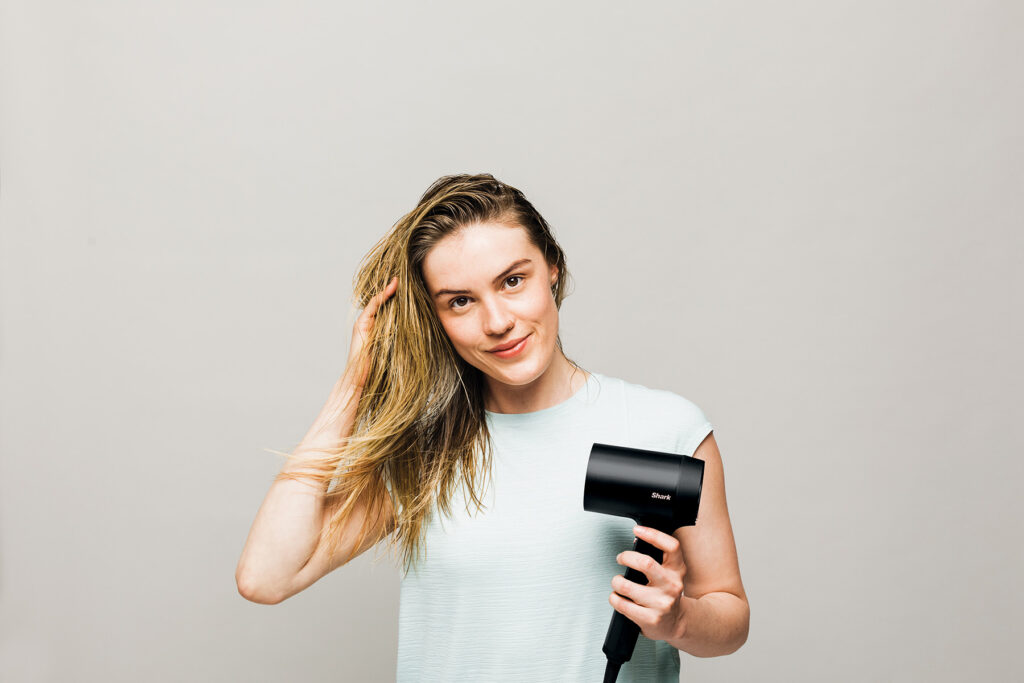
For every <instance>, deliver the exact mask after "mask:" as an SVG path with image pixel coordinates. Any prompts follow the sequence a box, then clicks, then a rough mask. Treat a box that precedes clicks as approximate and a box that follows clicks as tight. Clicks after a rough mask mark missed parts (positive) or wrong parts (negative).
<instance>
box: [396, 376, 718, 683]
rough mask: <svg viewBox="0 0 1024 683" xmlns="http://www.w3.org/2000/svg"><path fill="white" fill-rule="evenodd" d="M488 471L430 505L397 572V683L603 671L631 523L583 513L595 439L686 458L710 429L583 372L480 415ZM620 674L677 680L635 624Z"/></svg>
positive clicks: (581, 676) (667, 405)
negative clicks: (446, 503)
mask: <svg viewBox="0 0 1024 683" xmlns="http://www.w3.org/2000/svg"><path fill="white" fill-rule="evenodd" d="M487 420H488V426H489V428H490V429H491V435H492V438H493V440H494V445H495V452H494V470H493V477H492V479H491V480H490V482H489V484H490V485H489V486H488V487H487V488H486V490H485V491H484V492H483V493H482V494H481V500H483V502H484V504H485V505H486V506H487V507H486V508H485V509H484V510H482V511H480V512H478V511H477V510H476V508H475V507H472V506H471V508H470V511H469V513H467V512H466V501H467V500H469V501H470V504H471V505H472V500H471V499H469V498H468V497H467V496H465V494H464V491H463V490H462V488H461V487H459V488H458V489H457V493H456V495H455V496H454V503H453V506H452V514H453V519H449V518H446V517H444V516H443V515H440V514H439V513H438V512H437V511H436V509H435V512H434V516H433V519H432V520H431V521H430V524H429V527H428V531H427V537H426V555H425V559H424V560H423V562H422V563H421V565H420V566H419V568H418V570H417V569H413V570H410V572H409V574H408V575H407V576H405V577H403V579H402V586H401V601H400V604H399V642H398V675H397V680H398V683H412V682H414V681H415V682H419V681H443V682H448V681H452V682H461V681H474V682H487V683H492V682H500V681H529V682H536V681H552V682H555V681H557V682H563V681H581V682H594V681H596V682H598V683H599V682H600V681H601V680H603V676H604V669H605V664H606V662H607V659H606V657H605V655H604V652H602V650H601V646H602V645H603V644H604V638H605V634H606V633H607V630H608V623H609V621H610V620H611V617H612V614H613V612H614V609H613V608H612V606H611V604H610V603H609V602H608V596H609V595H610V594H611V592H612V587H611V581H612V577H614V576H615V575H616V574H624V573H625V571H626V567H625V566H624V565H620V564H618V563H616V561H615V557H616V555H618V553H620V552H622V551H623V550H629V549H630V548H632V545H633V539H634V535H633V526H634V522H633V521H632V520H631V519H627V518H625V517H616V516H612V515H605V514H600V513H596V512H587V511H585V510H584V509H583V486H584V482H585V479H586V470H587V463H588V460H589V458H590V449H591V446H592V445H593V444H594V443H595V442H598V443H607V444H612V445H621V446H629V447H633V448H642V449H648V450H658V451H666V452H672V453H679V454H682V455H688V456H689V455H693V451H694V450H695V449H696V448H697V446H698V445H699V444H700V443H701V441H703V440H704V438H705V437H706V436H707V435H708V434H709V433H710V432H711V430H712V426H711V423H710V422H708V420H707V418H706V417H705V416H704V414H703V412H702V411H701V410H700V408H698V407H697V406H696V405H694V404H693V403H691V402H690V401H689V400H687V399H685V398H683V397H682V396H679V395H678V394H675V393H672V392H669V391H665V390H658V389H649V388H647V387H644V386H641V385H637V384H631V383H628V382H625V381H623V380H621V379H616V378H613V377H608V376H605V375H601V374H598V373H591V375H590V377H589V378H588V380H587V383H586V385H585V386H584V387H582V388H581V389H580V390H579V391H577V393H576V394H575V395H574V396H572V397H571V398H569V399H568V400H566V401H564V402H562V403H560V404H558V405H555V406H552V407H550V408H547V409H545V410H540V411H537V412H533V413H519V414H505V413H492V412H488V413H487ZM618 681H620V682H621V683H631V682H633V681H637V682H639V681H644V682H645V683H646V682H662V681H664V682H669V681H671V682H673V683H675V682H676V681H679V651H678V650H676V649H675V648H674V647H672V646H671V645H669V644H668V643H665V642H663V641H652V640H650V639H648V638H647V637H646V636H644V635H643V634H642V633H641V634H640V636H639V638H638V640H637V644H636V649H635V650H634V652H633V657H632V659H631V660H630V661H629V662H627V663H626V664H625V665H623V667H622V669H621V670H620V672H619V677H618Z"/></svg>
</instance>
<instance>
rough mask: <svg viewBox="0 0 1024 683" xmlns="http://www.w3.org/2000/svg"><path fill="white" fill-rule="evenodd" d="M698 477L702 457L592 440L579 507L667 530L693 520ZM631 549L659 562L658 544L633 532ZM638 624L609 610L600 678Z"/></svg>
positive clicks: (618, 660)
mask: <svg viewBox="0 0 1024 683" xmlns="http://www.w3.org/2000/svg"><path fill="white" fill-rule="evenodd" d="M703 483H704V461H703V460H698V459H696V458H691V457H687V456H682V455H679V454H678V453H662V452H660V451H649V450H643V449H640V448H627V447H625V446H612V445H609V444H603V443H595V444H594V445H593V447H591V449H590V461H589V463H588V464H587V480H586V483H585V484H584V487H583V509H584V510H586V511H588V512H600V513H602V514H606V515H617V516H620V517H629V518H631V519H634V520H636V522H637V523H638V524H640V525H641V526H646V527H651V528H652V529H658V530H659V531H663V532H664V533H667V534H671V533H672V532H674V531H675V530H676V529H678V528H679V527H681V526H693V525H694V524H696V523H697V510H698V508H699V507H700V490H701V485H702V484H703ZM633 550H635V551H637V552H641V553H644V554H646V555H648V556H650V557H651V558H653V559H654V561H655V562H658V563H660V562H661V561H662V559H663V557H662V555H663V553H662V551H661V549H660V548H658V547H656V546H653V545H651V544H650V543H647V542H646V541H643V540H641V539H639V538H637V539H636V540H635V541H634V542H633ZM624 576H625V578H626V579H628V580H630V581H633V582H634V583H638V584H640V585H647V581H648V580H647V577H646V576H645V575H644V574H643V572H640V571H637V570H636V569H633V568H632V567H628V568H627V569H626V573H625V575H624ZM639 635H640V627H639V626H638V625H637V624H636V623H635V622H633V621H632V620H630V619H629V618H627V617H626V615H624V614H622V613H621V612H619V611H615V613H614V614H612V621H611V624H610V625H609V626H608V635H607V636H606V637H605V640H604V647H603V648H602V649H603V651H604V653H605V655H606V656H607V657H608V667H607V669H606V670H605V683H612V682H613V681H614V680H615V679H616V677H617V676H618V673H619V667H621V666H622V665H623V664H624V663H625V662H628V661H629V659H630V657H632V656H633V649H634V648H635V647H636V641H637V638H638V637H639Z"/></svg>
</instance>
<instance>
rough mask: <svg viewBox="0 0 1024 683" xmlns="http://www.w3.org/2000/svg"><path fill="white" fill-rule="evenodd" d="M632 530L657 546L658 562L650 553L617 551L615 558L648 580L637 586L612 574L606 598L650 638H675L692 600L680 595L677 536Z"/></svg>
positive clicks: (681, 568) (680, 560) (682, 572)
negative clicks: (659, 561)
mask: <svg viewBox="0 0 1024 683" xmlns="http://www.w3.org/2000/svg"><path fill="white" fill-rule="evenodd" d="M634 531H635V533H636V535H637V537H638V538H639V539H640V540H642V541H646V542H648V543H650V544H651V545H653V546H654V547H656V548H660V549H661V551H662V555H663V558H662V562H661V564H658V563H657V562H655V561H654V559H653V558H652V557H649V556H647V555H644V554H643V553H638V552H636V551H635V550H625V551H623V552H621V553H619V556H618V557H616V558H615V561H616V562H618V563H619V564H622V565H625V566H627V567H632V568H633V569H636V570H637V571H639V572H642V573H643V574H644V576H646V577H647V582H648V583H647V585H646V586H641V585H640V584H638V583H635V582H633V581H630V580H629V579H627V578H626V577H625V576H623V575H622V574H616V575H615V577H614V578H612V588H613V589H614V591H613V592H612V594H611V595H610V596H608V602H610V603H611V604H612V607H614V608H615V611H617V612H621V613H622V614H624V615H626V617H628V618H629V619H630V620H631V621H633V622H635V623H636V624H637V625H638V626H639V627H640V631H641V632H642V633H643V634H644V635H645V636H647V637H648V638H650V639H651V640H664V641H669V640H678V639H679V638H681V637H682V636H683V630H684V623H683V618H684V617H685V616H686V611H687V608H688V607H689V603H690V602H692V600H693V599H692V598H687V597H685V596H684V595H683V576H685V575H686V564H684V563H683V551H682V550H681V548H680V545H679V540H678V539H676V537H675V536H670V535H668V534H666V533H664V532H662V531H658V530H657V529H652V528H650V527H642V526H638V527H636V529H635V530H634ZM623 596H625V597H623Z"/></svg>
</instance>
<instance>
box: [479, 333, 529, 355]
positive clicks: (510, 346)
mask: <svg viewBox="0 0 1024 683" xmlns="http://www.w3.org/2000/svg"><path fill="white" fill-rule="evenodd" d="M530 334H533V333H532V332H531V333H530ZM529 336H530V335H529V334H528V335H526V336H525V337H520V338H519V339H517V340H516V341H514V342H512V343H511V344H509V345H508V346H506V347H505V348H502V349H491V350H490V351H488V353H501V352H502V351H511V350H512V349H514V348H516V347H517V346H519V345H520V344H522V343H523V342H524V341H526V339H527V337H529Z"/></svg>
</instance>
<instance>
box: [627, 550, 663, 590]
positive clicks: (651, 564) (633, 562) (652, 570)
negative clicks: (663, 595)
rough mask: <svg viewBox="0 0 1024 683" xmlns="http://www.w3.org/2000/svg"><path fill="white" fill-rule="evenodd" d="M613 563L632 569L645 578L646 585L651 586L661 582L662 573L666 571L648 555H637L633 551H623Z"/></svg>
mask: <svg viewBox="0 0 1024 683" xmlns="http://www.w3.org/2000/svg"><path fill="white" fill-rule="evenodd" d="M615 561H616V562H618V563H619V564H621V565H624V566H626V567H632V568H633V569H635V570H637V571H638V572H640V573H641V574H643V575H644V576H646V577H647V583H648V584H652V583H654V582H656V581H660V580H662V579H663V578H664V577H663V572H666V571H668V570H667V569H665V568H664V567H663V566H661V565H660V564H658V563H657V562H655V561H654V558H653V557H651V556H650V555H645V554H643V553H638V552H637V551H635V550H623V551H622V552H621V553H619V555H618V557H616V558H615Z"/></svg>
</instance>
